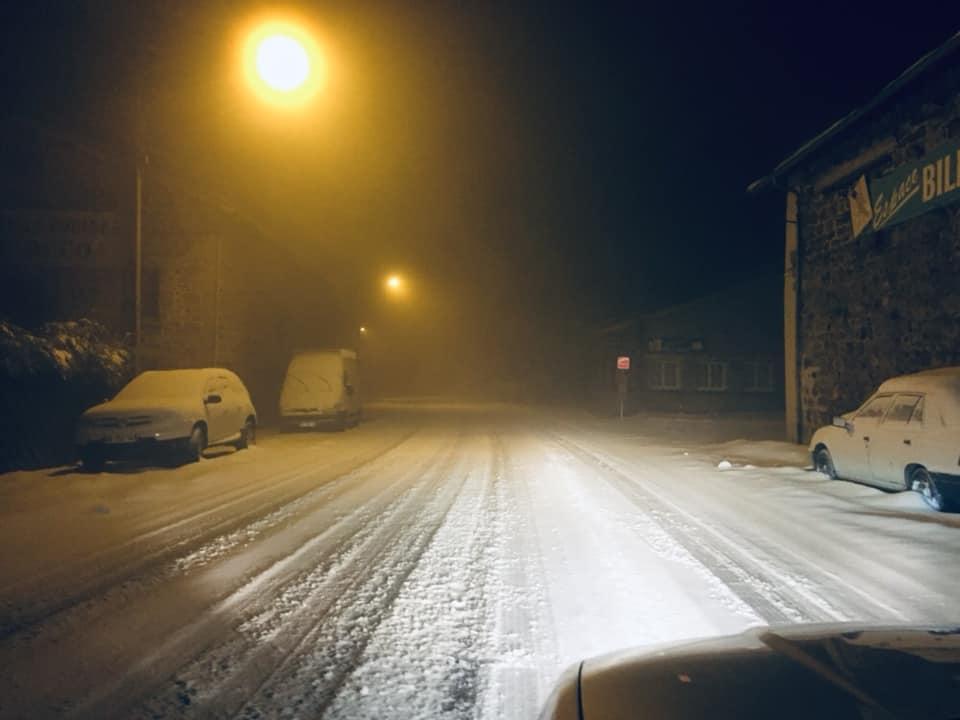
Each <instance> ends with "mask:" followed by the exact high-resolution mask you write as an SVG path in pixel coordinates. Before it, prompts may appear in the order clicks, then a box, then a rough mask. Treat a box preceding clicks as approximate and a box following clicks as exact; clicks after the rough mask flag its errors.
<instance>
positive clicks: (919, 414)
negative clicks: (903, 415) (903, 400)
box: [910, 396, 923, 425]
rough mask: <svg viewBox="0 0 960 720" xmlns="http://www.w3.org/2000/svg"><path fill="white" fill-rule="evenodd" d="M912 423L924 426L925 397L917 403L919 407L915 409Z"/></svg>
mask: <svg viewBox="0 0 960 720" xmlns="http://www.w3.org/2000/svg"><path fill="white" fill-rule="evenodd" d="M910 422H911V423H916V424H917V425H923V397H922V396H921V398H920V402H918V403H917V406H916V407H915V408H914V409H913V416H912V417H911V418H910Z"/></svg>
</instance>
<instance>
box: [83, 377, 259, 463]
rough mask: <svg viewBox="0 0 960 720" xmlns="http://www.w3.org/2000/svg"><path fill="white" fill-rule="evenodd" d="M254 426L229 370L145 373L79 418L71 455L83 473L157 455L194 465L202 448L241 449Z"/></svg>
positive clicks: (252, 413) (244, 396) (245, 399)
mask: <svg viewBox="0 0 960 720" xmlns="http://www.w3.org/2000/svg"><path fill="white" fill-rule="evenodd" d="M256 426H257V413H256V410H255V409H254V407H253V403H252V402H251V400H250V395H249V393H248V392H247V389H246V387H244V385H243V382H242V381H241V380H240V378H239V377H237V376H236V375H235V374H234V373H232V372H230V371H229V370H224V369H222V368H206V369H202V370H149V371H147V372H144V373H141V374H140V375H138V376H137V377H135V378H134V379H133V380H131V381H130V382H129V383H128V384H127V385H126V387H124V388H123V390H121V391H120V392H119V393H117V396H116V397H114V398H113V399H112V400H110V401H108V402H105V403H103V404H101V405H96V406H95V407H92V408H90V409H89V410H87V411H86V412H85V413H83V415H82V416H81V417H80V422H79V425H78V427H77V437H76V444H77V454H78V455H79V457H80V460H81V462H82V463H83V465H84V467H85V468H88V469H90V470H94V471H96V470H100V469H102V468H103V466H104V463H105V462H106V461H107V460H118V459H133V458H146V457H150V456H157V455H159V454H160V453H161V452H165V454H166V456H167V457H171V456H172V457H173V458H175V459H177V460H182V461H185V462H194V461H196V460H199V459H200V455H201V453H202V452H203V450H204V449H205V448H206V447H207V446H208V445H225V444H232V445H234V446H236V448H237V449H238V450H239V449H243V448H245V447H247V446H248V445H249V444H250V443H252V442H253V441H254V437H255V432H256Z"/></svg>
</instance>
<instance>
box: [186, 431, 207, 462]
mask: <svg viewBox="0 0 960 720" xmlns="http://www.w3.org/2000/svg"><path fill="white" fill-rule="evenodd" d="M206 448H207V430H206V428H204V427H203V425H194V427H193V431H192V432H191V433H190V439H189V440H187V452H186V456H187V457H186V459H187V462H197V461H199V460H200V457H201V456H202V455H203V451H204V450H205V449H206Z"/></svg>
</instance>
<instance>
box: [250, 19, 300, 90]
mask: <svg viewBox="0 0 960 720" xmlns="http://www.w3.org/2000/svg"><path fill="white" fill-rule="evenodd" d="M256 65H257V74H258V75H259V76H260V79H261V80H263V82H265V83H266V84H267V87H270V88H272V89H274V90H276V91H277V92H283V93H289V92H293V91H294V90H296V89H297V88H299V87H301V86H302V85H303V84H304V83H305V82H306V81H307V79H308V78H309V77H310V57H309V56H308V55H307V50H306V48H304V47H303V45H301V44H300V41H298V40H297V39H296V38H295V37H291V36H290V35H285V34H280V33H277V34H275V35H268V36H267V37H265V38H264V39H263V40H261V41H260V43H259V44H258V45H257V55H256Z"/></svg>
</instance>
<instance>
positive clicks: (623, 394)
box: [617, 355, 630, 420]
mask: <svg viewBox="0 0 960 720" xmlns="http://www.w3.org/2000/svg"><path fill="white" fill-rule="evenodd" d="M629 374H630V356H629V355H620V356H618V357H617V404H618V406H619V409H620V419H621V420H623V405H624V402H625V401H626V399H627V376H628V375H629Z"/></svg>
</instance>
